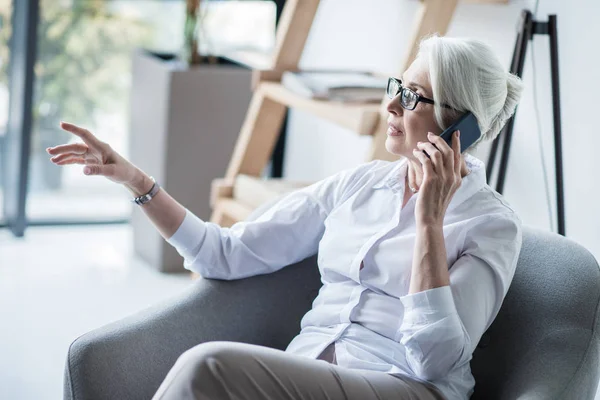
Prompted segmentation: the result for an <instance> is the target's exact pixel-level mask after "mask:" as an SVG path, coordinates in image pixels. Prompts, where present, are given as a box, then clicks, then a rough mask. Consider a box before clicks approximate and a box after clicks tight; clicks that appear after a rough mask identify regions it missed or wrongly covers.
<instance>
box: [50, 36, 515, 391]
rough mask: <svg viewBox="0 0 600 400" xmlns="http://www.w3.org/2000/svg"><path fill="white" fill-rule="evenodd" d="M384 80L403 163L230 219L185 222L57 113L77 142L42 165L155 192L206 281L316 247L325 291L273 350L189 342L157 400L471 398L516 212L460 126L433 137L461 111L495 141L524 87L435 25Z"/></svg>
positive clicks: (146, 181)
mask: <svg viewBox="0 0 600 400" xmlns="http://www.w3.org/2000/svg"><path fill="white" fill-rule="evenodd" d="M390 82H391V84H390V86H389V87H388V96H390V97H391V100H390V102H389V104H388V105H387V111H388V112H389V116H388V123H389V129H388V130H387V139H386V148H387V150H388V151H389V152H391V153H393V154H395V155H398V156H402V158H401V160H399V161H395V162H387V161H372V162H369V163H364V164H362V165H359V166H358V167H356V168H351V169H348V170H345V171H342V172H340V173H337V174H335V175H333V176H331V177H328V178H326V179H323V180H322V181H320V182H317V183H315V184H313V185H311V186H309V187H306V188H303V189H301V190H298V191H295V192H293V193H290V194H288V195H286V196H284V197H282V198H280V199H278V200H276V201H275V202H273V203H271V204H269V205H268V206H265V207H261V208H260V209H259V210H257V212H255V213H254V214H253V215H252V216H251V218H250V219H249V220H247V221H244V222H240V223H237V224H235V225H234V226H233V227H231V228H221V227H219V226H218V225H216V224H212V223H208V222H204V221H202V220H200V219H199V218H197V217H195V216H194V215H192V214H191V213H190V212H189V211H187V210H186V209H185V208H184V207H183V206H182V205H180V204H179V203H177V202H176V201H175V200H174V199H173V198H171V197H170V196H169V195H168V194H167V193H166V192H164V191H163V190H158V191H156V189H157V188H158V186H155V185H154V183H153V181H152V180H151V178H150V177H149V176H148V175H146V174H145V173H144V172H142V171H141V170H139V169H138V168H136V167H135V166H134V165H132V164H131V163H129V162H128V161H127V160H125V159H124V158H123V157H121V156H120V155H119V154H117V153H116V152H115V151H113V150H112V149H111V148H110V146H109V145H108V144H106V143H103V142H101V141H99V140H98V139H97V138H96V137H94V136H93V135H92V134H91V133H90V132H88V131H86V130H85V129H82V128H79V127H77V126H74V125H71V124H66V123H63V124H62V128H63V129H65V130H67V131H69V132H72V133H73V134H75V135H77V136H79V137H80V138H81V139H83V142H84V143H79V144H68V145H61V146H57V147H54V148H51V149H48V152H49V153H50V154H51V155H53V157H52V161H53V162H54V163H56V164H58V165H67V164H85V165H86V166H85V167H84V173H85V174H87V175H103V176H105V177H107V178H109V179H111V180H113V181H115V182H117V183H121V184H123V185H125V186H126V187H127V188H128V189H129V190H130V191H131V193H133V194H134V196H140V195H144V194H146V193H148V192H152V195H151V196H149V197H151V199H150V201H147V202H146V203H145V204H143V205H142V206H141V207H142V208H143V210H144V212H145V213H146V214H147V215H148V217H149V218H150V219H151V220H152V222H153V223H154V224H155V225H156V227H157V229H158V230H159V231H160V232H161V234H162V235H163V236H164V237H165V239H167V241H168V242H169V243H171V244H172V245H173V246H175V248H176V249H177V250H178V251H179V253H180V254H181V255H182V256H183V257H184V258H185V266H186V268H188V269H190V270H193V271H196V272H199V273H200V274H201V275H202V276H204V277H206V278H216V279H240V278H244V277H248V276H252V275H258V274H266V273H270V272H273V271H276V270H278V269H281V268H283V267H285V266H286V265H290V264H292V263H295V262H297V261H300V260H302V259H304V258H306V257H308V256H310V255H313V254H315V253H316V252H317V251H318V262H319V270H320V272H321V276H322V281H323V287H322V288H321V290H320V292H319V295H318V296H317V298H316V299H315V301H314V303H313V307H312V309H311V310H310V311H309V312H308V313H307V314H306V315H305V316H304V318H303V319H302V323H301V327H302V330H301V332H300V334H299V335H297V336H296V337H295V338H294V339H293V340H292V342H291V343H290V344H289V346H288V348H287V349H286V350H285V352H284V351H280V350H275V349H270V348H264V347H260V346H255V345H250V344H242V343H228V342H209V343H204V344H200V345H198V346H196V347H194V348H192V349H190V350H188V351H186V352H185V353H183V355H181V357H180V358H179V359H178V360H177V362H176V363H175V365H174V366H173V368H172V369H171V371H170V372H169V374H168V375H167V377H166V378H165V380H164V382H163V383H162V385H161V387H160V388H159V390H158V392H157V393H156V395H155V398H156V399H188V398H195V399H229V398H247V399H261V398H269V399H288V398H311V399H312V398H316V399H325V398H327V399H371V398H381V399H388V398H389V399H392V398H393V399H417V398H418V399H467V398H469V397H470V395H471V394H472V393H473V390H474V386H475V381H474V378H473V376H472V374H471V370H470V367H469V361H470V359H471V357H472V353H473V351H474V350H475V347H476V346H477V343H478V342H479V340H480V338H481V335H482V334H483V333H484V332H485V330H486V329H487V328H488V327H489V326H490V324H491V323H492V321H493V320H494V318H495V317H496V315H497V313H498V311H499V309H500V306H501V304H502V301H503V299H504V296H505V295H506V292H507V291H508V288H509V285H510V283H511V281H512V278H513V275H514V272H515V267H516V262H517V258H518V255H519V251H520V247H521V222H520V219H519V218H518V216H517V215H516V214H515V212H514V210H513V209H512V208H511V207H510V206H509V205H508V204H507V202H506V201H505V200H504V199H503V198H502V196H500V195H499V194H498V193H496V192H494V191H493V190H492V189H491V188H490V187H489V186H488V185H487V184H486V181H485V168H484V165H483V163H482V162H481V161H479V160H478V159H477V158H475V157H473V156H471V155H469V154H468V153H464V154H461V149H460V142H459V132H456V133H455V134H454V137H453V138H452V146H451V147H450V146H448V145H447V144H446V142H445V141H444V140H443V139H441V138H440V137H439V136H437V135H439V134H440V133H441V132H442V131H443V129H444V128H445V127H447V126H448V125H449V124H450V123H452V122H453V121H454V120H456V119H457V118H458V117H459V116H460V115H462V114H463V113H464V112H466V111H471V112H472V113H473V114H474V115H475V117H476V118H477V121H478V124H479V126H480V128H481V132H483V133H482V135H481V137H480V139H479V140H478V141H477V142H476V144H475V145H477V144H478V143H479V142H481V141H484V140H490V139H493V138H494V137H495V136H496V135H497V134H498V133H499V131H500V129H501V128H502V126H503V125H504V123H505V122H506V120H507V119H508V118H509V117H510V116H511V115H512V113H513V112H514V110H515V107H516V105H517V103H518V100H519V97H520V94H521V91H522V84H521V82H520V80H519V79H518V78H517V77H515V76H513V75H511V74H507V73H506V72H505V71H504V69H503V68H502V66H501V64H500V62H499V61H498V59H497V58H496V57H495V56H494V54H493V53H492V51H491V49H490V48H489V47H488V46H486V45H484V44H482V43H481V42H478V41H475V40H470V39H451V38H442V37H437V36H433V37H430V38H428V39H426V40H424V41H423V42H422V43H421V47H420V51H419V55H418V57H417V59H416V60H415V61H414V62H413V63H412V64H411V66H410V68H409V69H408V70H407V71H405V72H404V74H403V76H402V78H401V82H400V81H398V80H390ZM425 152H426V153H427V155H428V156H427V155H426V154H425ZM152 188H154V189H155V190H151V189H152ZM146 200H148V198H146V199H145V200H144V201H146Z"/></svg>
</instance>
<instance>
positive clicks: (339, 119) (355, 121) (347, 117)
mask: <svg viewBox="0 0 600 400" xmlns="http://www.w3.org/2000/svg"><path fill="white" fill-rule="evenodd" d="M258 90H260V91H262V92H263V93H264V95H265V97H267V98H270V99H272V100H274V101H276V102H278V103H281V104H285V105H286V106H288V107H290V108H295V109H299V110H303V111H306V112H309V113H311V114H313V115H316V116H319V117H321V118H323V119H326V120H329V121H332V122H335V123H337V124H338V125H341V126H343V127H345V128H348V129H350V130H352V131H354V132H357V133H358V134H359V135H372V134H373V133H374V132H375V129H376V127H377V122H378V120H379V116H380V113H379V112H380V109H381V104H380V103H376V104H371V103H369V104H362V103H361V104H357V103H343V102H339V101H325V100H314V99H309V98H306V97H302V96H300V95H297V94H295V93H293V92H292V91H290V90H288V89H286V88H285V87H284V86H283V85H282V84H281V83H278V82H261V83H260V84H259V85H258ZM381 98H382V99H383V93H382V97H381Z"/></svg>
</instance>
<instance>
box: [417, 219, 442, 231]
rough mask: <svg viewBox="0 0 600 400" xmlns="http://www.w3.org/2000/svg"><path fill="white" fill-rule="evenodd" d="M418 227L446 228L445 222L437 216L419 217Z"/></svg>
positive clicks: (428, 228)
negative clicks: (436, 217)
mask: <svg viewBox="0 0 600 400" xmlns="http://www.w3.org/2000/svg"><path fill="white" fill-rule="evenodd" d="M416 225H417V228H420V229H427V230H442V231H443V229H444V222H443V221H440V220H438V219H435V218H420V219H417V223H416Z"/></svg>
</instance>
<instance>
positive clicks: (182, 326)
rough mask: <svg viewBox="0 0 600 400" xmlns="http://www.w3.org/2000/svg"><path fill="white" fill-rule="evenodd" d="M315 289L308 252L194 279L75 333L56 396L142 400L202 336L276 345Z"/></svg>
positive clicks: (295, 327) (283, 342)
mask: <svg viewBox="0 0 600 400" xmlns="http://www.w3.org/2000/svg"><path fill="white" fill-rule="evenodd" d="M320 286H321V282H320V275H319V271H318V268H317V262H316V256H313V257H309V258H307V259H305V260H303V261H301V262H299V263H297V264H294V265H291V266H288V267H286V268H283V269H282V270H280V271H278V272H275V273H272V274H268V275H260V276H255V277H251V278H246V279H242V280H234V281H220V280H212V279H203V278H199V279H197V280H196V281H194V282H193V283H191V284H190V286H189V287H188V288H187V289H186V290H185V291H184V292H183V293H181V294H179V295H177V296H175V297H172V298H170V299H168V300H167V301H165V302H163V303H161V304H158V305H155V306H153V307H150V308H148V309H146V310H143V311H141V312H138V313H136V314H134V315H131V316H129V317H127V318H124V319H122V320H120V321H117V322H114V323H111V324H109V325H106V326H104V327H101V328H99V329H96V330H94V331H92V332H89V333H86V334H84V335H82V336H81V337H79V338H77V339H76V340H75V341H74V342H73V343H72V344H71V346H70V348H69V351H68V354H67V361H66V365H65V380H64V398H65V399H74V400H80V399H94V400H96V399H111V400H112V399H128V400H135V399H144V400H147V399H149V398H151V397H152V396H153V394H154V393H155V392H156V390H157V389H158V387H159V385H160V383H161V382H162V380H163V379H164V377H165V376H166V374H167V372H168V371H169V369H170V368H171V367H172V366H173V364H174V363H175V361H176V360H177V358H178V357H179V355H180V354H181V353H183V352H184V351H185V350H187V349H189V348H191V347H193V346H195V345H197V344H199V343H203V342H207V341H213V340H227V341H237V342H245V343H253V344H258V345H263V346H269V347H273V348H277V349H282V350H283V349H285V348H286V347H287V345H288V344H289V342H290V341H291V340H292V339H293V337H294V336H296V335H297V334H298V332H299V331H300V320H301V319H302V317H303V315H304V314H305V313H306V312H307V311H308V310H309V309H310V308H311V305H312V301H313V300H314V298H315V297H316V295H317V293H318V290H319V288H320Z"/></svg>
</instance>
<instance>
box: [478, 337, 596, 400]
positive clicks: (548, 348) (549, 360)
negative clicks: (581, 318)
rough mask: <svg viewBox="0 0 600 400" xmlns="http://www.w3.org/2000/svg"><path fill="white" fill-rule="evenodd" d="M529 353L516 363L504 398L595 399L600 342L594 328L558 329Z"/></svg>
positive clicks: (528, 399)
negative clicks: (592, 329)
mask: <svg viewBox="0 0 600 400" xmlns="http://www.w3.org/2000/svg"><path fill="white" fill-rule="evenodd" d="M528 353H529V354H527V355H526V356H525V357H523V360H522V362H521V363H519V364H517V365H514V370H513V372H512V373H511V376H510V378H508V381H507V382H506V385H505V388H504V390H503V393H502V395H501V396H500V398H501V399H520V400H534V399H535V400H537V399H556V400H559V399H560V400H585V399H587V400H594V398H595V395H596V389H597V386H598V375H599V372H600V364H599V360H598V355H599V354H600V346H599V340H598V337H597V335H595V334H594V332H593V331H591V330H589V329H582V328H563V329H556V330H554V331H552V332H550V333H549V334H548V335H546V336H545V337H544V338H543V340H541V341H540V342H539V343H538V344H537V345H536V346H535V347H533V348H531V349H529V351H528ZM475 392H477V386H475Z"/></svg>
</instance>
